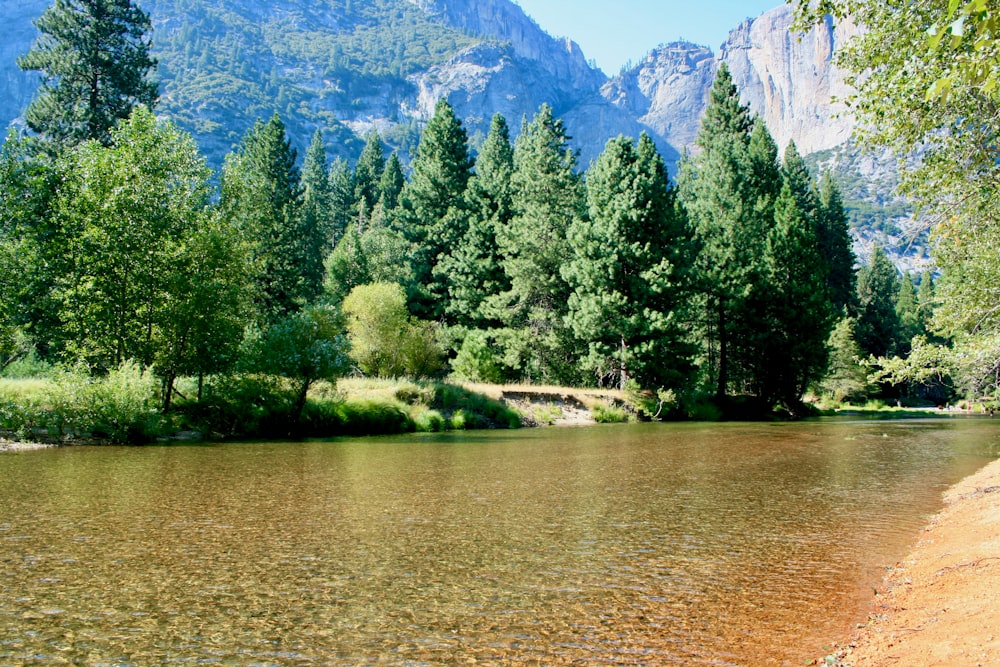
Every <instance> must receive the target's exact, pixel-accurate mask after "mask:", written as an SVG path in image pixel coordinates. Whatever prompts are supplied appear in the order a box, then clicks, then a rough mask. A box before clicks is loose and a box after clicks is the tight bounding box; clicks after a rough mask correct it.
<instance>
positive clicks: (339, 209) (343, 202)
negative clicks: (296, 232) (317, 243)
mask: <svg viewBox="0 0 1000 667" xmlns="http://www.w3.org/2000/svg"><path fill="white" fill-rule="evenodd" d="M329 172H330V175H329V181H330V184H329V185H330V223H331V225H332V229H331V235H330V238H329V239H328V242H329V245H330V246H331V247H335V246H336V245H337V242H338V241H339V240H340V237H341V236H343V234H344V232H345V231H346V230H347V228H348V226H349V225H350V223H351V222H352V221H354V220H355V219H356V218H355V216H354V215H353V214H352V212H351V210H352V208H353V206H354V176H353V175H352V174H351V167H350V165H348V164H347V160H345V159H344V158H337V159H336V160H334V161H333V162H332V163H331V164H330V169H329Z"/></svg>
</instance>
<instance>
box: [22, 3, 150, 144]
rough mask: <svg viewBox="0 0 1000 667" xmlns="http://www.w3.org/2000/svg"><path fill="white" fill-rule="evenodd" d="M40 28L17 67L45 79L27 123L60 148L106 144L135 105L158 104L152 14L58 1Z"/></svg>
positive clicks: (125, 6)
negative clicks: (152, 76) (92, 141)
mask: <svg viewBox="0 0 1000 667" xmlns="http://www.w3.org/2000/svg"><path fill="white" fill-rule="evenodd" d="M35 27H37V28H38V30H39V32H40V33H41V36H40V37H39V39H38V41H37V42H36V43H35V44H34V46H32V48H31V49H30V50H29V51H28V53H27V54H25V55H24V56H22V57H21V58H19V59H18V61H17V62H18V66H19V67H20V68H21V69H23V70H27V71H37V72H40V73H41V75H42V83H41V86H40V87H39V90H38V93H37V95H36V97H35V99H34V100H32V102H31V104H30V105H29V106H28V109H27V111H26V112H25V119H26V120H27V123H28V126H29V127H30V128H31V129H32V130H34V131H35V132H38V133H39V134H40V135H42V137H43V138H44V139H46V140H48V141H50V142H52V143H53V144H54V145H55V146H56V147H57V148H62V147H65V146H73V145H76V144H79V143H81V142H83V141H86V140H88V139H96V140H97V141H100V142H101V143H103V144H105V145H107V143H108V142H109V141H110V140H111V129H112V128H113V127H114V126H115V124H116V123H117V122H118V121H119V120H121V119H123V118H126V117H128V115H129V114H130V113H131V111H132V109H133V108H134V107H135V106H136V105H139V104H143V105H146V106H147V107H149V108H152V107H153V106H154V105H155V104H156V100H157V98H158V96H159V94H158V92H157V84H156V83H155V82H154V81H152V80H151V79H150V78H149V74H150V72H151V71H152V70H153V69H154V68H155V66H156V61H155V60H154V59H153V58H152V57H151V56H150V55H149V50H150V44H151V39H150V37H149V34H148V33H149V32H150V30H151V24H150V20H149V15H148V14H146V13H145V12H143V11H142V10H141V9H139V8H138V7H137V6H136V5H135V4H134V3H133V2H132V1H131V0H55V3H54V4H53V5H52V6H51V7H49V8H48V9H47V10H45V12H44V13H43V14H42V15H41V16H40V17H39V18H38V20H37V21H35Z"/></svg>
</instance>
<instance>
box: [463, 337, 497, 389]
mask: <svg viewBox="0 0 1000 667" xmlns="http://www.w3.org/2000/svg"><path fill="white" fill-rule="evenodd" d="M451 370H452V375H453V376H454V377H455V378H456V379H459V380H466V381H469V382H488V383H491V384H499V383H500V382H502V381H503V370H502V368H501V364H500V363H499V361H498V359H497V355H496V352H494V344H493V343H491V341H490V337H489V334H488V333H487V332H485V331H481V330H479V329H473V330H471V331H469V332H468V333H467V334H466V336H465V338H464V340H462V346H461V347H460V348H459V350H458V354H457V355H456V356H455V358H454V359H453V360H452V362H451Z"/></svg>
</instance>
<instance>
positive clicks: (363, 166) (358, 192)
mask: <svg viewBox="0 0 1000 667" xmlns="http://www.w3.org/2000/svg"><path fill="white" fill-rule="evenodd" d="M385 167H386V163H385V147H384V146H383V145H382V138H381V137H380V136H379V133H378V131H377V130H372V131H371V132H369V133H368V136H367V137H366V138H365V147H364V149H363V150H362V151H361V157H359V158H358V163H357V165H355V167H354V213H355V215H356V216H358V218H359V219H364V220H367V219H368V218H370V217H371V214H372V211H374V210H375V204H376V203H378V201H379V196H380V194H381V191H380V189H379V183H380V180H381V178H382V173H383V172H384V171H385Z"/></svg>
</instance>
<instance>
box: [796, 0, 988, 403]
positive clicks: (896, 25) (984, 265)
mask: <svg viewBox="0 0 1000 667" xmlns="http://www.w3.org/2000/svg"><path fill="white" fill-rule="evenodd" d="M797 5H798V8H799V14H800V24H802V25H808V24H810V23H812V22H814V21H819V20H823V17H824V15H825V14H827V13H832V14H834V15H835V16H836V17H838V18H839V17H846V16H849V17H850V19H851V20H852V21H853V22H854V23H855V24H856V25H858V26H859V27H860V28H861V31H860V34H859V36H858V37H857V38H856V39H854V40H852V41H851V42H850V43H849V44H848V45H846V48H844V49H843V50H842V51H841V52H840V56H839V63H840V64H841V66H843V67H844V68H845V69H847V70H848V71H849V72H851V73H852V74H853V81H852V82H853V84H854V87H855V88H856V90H857V93H856V95H855V96H854V99H852V100H851V107H852V110H853V111H854V113H855V114H856V115H857V117H858V121H859V122H858V128H859V129H858V131H857V134H858V138H859V139H860V140H861V142H862V143H863V144H866V145H868V146H877V147H880V148H883V147H888V148H889V149H891V150H892V151H894V152H895V154H896V155H898V156H901V157H908V156H911V155H919V156H920V159H915V160H905V161H904V162H903V171H902V175H901V182H900V189H901V191H902V192H903V193H904V194H907V195H909V196H910V197H911V198H912V199H913V200H914V202H915V203H916V204H918V205H919V206H920V207H921V210H922V212H923V213H925V214H926V216H927V218H928V219H931V220H936V221H938V222H937V224H936V225H935V227H934V229H933V233H932V239H933V241H934V259H935V261H936V263H937V265H938V266H939V267H940V268H941V269H942V273H943V276H945V279H944V280H942V283H941V285H940V289H939V290H938V294H937V306H938V307H937V308H936V310H935V320H934V325H933V329H934V330H935V332H936V333H937V335H939V336H941V337H943V338H946V339H949V340H951V350H952V353H953V354H954V355H955V358H953V359H951V360H949V362H948V365H949V368H950V369H952V370H953V371H954V372H955V373H956V374H957V375H956V376H955V381H956V383H957V384H958V385H960V386H963V387H979V388H984V389H986V390H988V391H990V392H995V391H997V390H1000V375H997V374H996V373H994V372H993V370H992V369H993V367H994V366H996V365H997V364H996V363H987V362H983V363H976V364H966V363H965V361H967V360H969V359H974V358H978V359H988V358H989V357H990V356H991V355H992V356H993V360H994V362H996V360H997V359H1000V345H998V344H997V341H998V340H1000V334H998V332H1000V312H998V310H997V308H996V307H995V304H996V298H995V286H996V285H997V284H998V283H1000V263H997V262H996V253H995V250H994V249H995V248H996V247H997V245H998V243H1000V213H998V212H1000V162H998V161H997V159H996V146H997V144H998V142H1000V113H998V110H1000V89H998V87H997V81H998V76H1000V67H998V62H1000V46H998V40H997V39H996V36H997V34H998V32H1000V29H998V21H997V18H998V15H1000V12H998V10H997V9H996V7H995V3H990V2H984V1H982V0H969V1H966V2H961V1H959V0H917V1H914V2H910V1H907V0H824V1H823V2H820V3H817V4H815V5H814V4H813V3H810V2H807V1H806V0H798V2H797ZM859 281H860V276H859ZM932 347H934V345H933V344H928V345H927V346H925V347H923V348H921V352H922V354H921V355H920V356H921V358H922V359H924V360H925V361H930V360H934V359H943V358H944V356H943V355H942V354H941V353H939V351H936V350H931V348H932ZM930 351H933V354H923V353H926V352H930ZM925 371H926V369H920V368H914V373H913V375H914V376H917V375H920V374H923V373H924V372H925ZM901 372H902V371H901ZM965 372H969V373H971V374H972V375H968V376H964V375H962V374H963V373H965ZM980 373H982V375H977V374H980ZM940 375H942V376H944V375H948V373H947V372H945V371H944V369H942V373H941V374H940ZM897 377H900V375H898V374H897Z"/></svg>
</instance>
